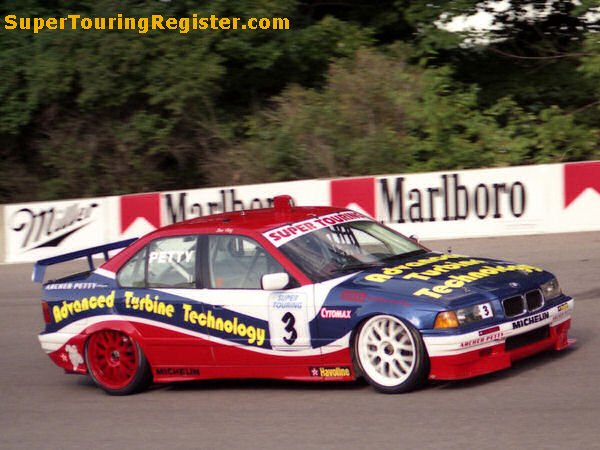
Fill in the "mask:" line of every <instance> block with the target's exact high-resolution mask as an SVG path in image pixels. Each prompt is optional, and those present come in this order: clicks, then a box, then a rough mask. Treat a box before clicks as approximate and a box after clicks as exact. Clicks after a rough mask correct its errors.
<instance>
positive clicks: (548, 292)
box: [540, 278, 562, 300]
mask: <svg viewBox="0 0 600 450" xmlns="http://www.w3.org/2000/svg"><path fill="white" fill-rule="evenodd" d="M540 288H541V289H542V294H544V299H545V300H552V299H553V298H556V297H558V296H559V295H560V294H562V291H561V290H560V286H559V285H558V280H557V279H556V278H552V279H551V280H550V281H548V282H547V283H544V284H542V285H541V286H540Z"/></svg>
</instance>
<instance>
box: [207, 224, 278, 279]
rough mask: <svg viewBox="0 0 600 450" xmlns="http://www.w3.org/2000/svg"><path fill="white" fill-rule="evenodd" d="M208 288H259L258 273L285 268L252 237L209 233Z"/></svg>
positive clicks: (259, 275)
mask: <svg viewBox="0 0 600 450" xmlns="http://www.w3.org/2000/svg"><path fill="white" fill-rule="evenodd" d="M208 266H209V267H208V269H209V270H208V272H209V280H208V284H209V286H208V287H209V288H213V289H260V288H261V279H262V276H263V275H265V274H268V273H277V272H285V269H284V268H283V267H282V266H281V264H279V263H278V262H277V261H276V260H275V259H274V258H273V257H272V256H271V255H269V253H267V251H266V250H265V249H264V248H263V247H261V246H260V245H259V244H258V243H257V242H256V241H254V240H253V239H250V238H247V237H244V236H234V235H213V236H209V239H208Z"/></svg>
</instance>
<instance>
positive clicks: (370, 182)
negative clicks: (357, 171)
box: [330, 177, 376, 217]
mask: <svg viewBox="0 0 600 450" xmlns="http://www.w3.org/2000/svg"><path fill="white" fill-rule="evenodd" d="M330 190H331V206H337V207H339V208H350V209H354V210H358V211H359V212H362V213H366V214H368V215H369V216H371V217H375V214H376V211H375V178H374V177H365V178H350V179H347V180H331V182H330Z"/></svg>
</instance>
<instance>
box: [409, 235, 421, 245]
mask: <svg viewBox="0 0 600 450" xmlns="http://www.w3.org/2000/svg"><path fill="white" fill-rule="evenodd" d="M408 238H409V239H410V240H411V241H413V242H414V243H416V244H420V243H421V240H420V239H419V236H417V235H416V234H411V235H410V236H409V237H408Z"/></svg>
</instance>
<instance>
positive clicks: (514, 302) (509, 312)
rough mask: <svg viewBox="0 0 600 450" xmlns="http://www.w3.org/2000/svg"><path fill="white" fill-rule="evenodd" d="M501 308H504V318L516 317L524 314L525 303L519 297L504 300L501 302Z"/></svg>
mask: <svg viewBox="0 0 600 450" xmlns="http://www.w3.org/2000/svg"><path fill="white" fill-rule="evenodd" d="M502 306H504V315H505V316H506V317H514V316H518V315H519V314H523V313H524V312H525V303H524V302H523V297H522V296H521V295H518V296H517V297H510V298H507V299H505V300H504V301H503V302H502Z"/></svg>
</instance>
